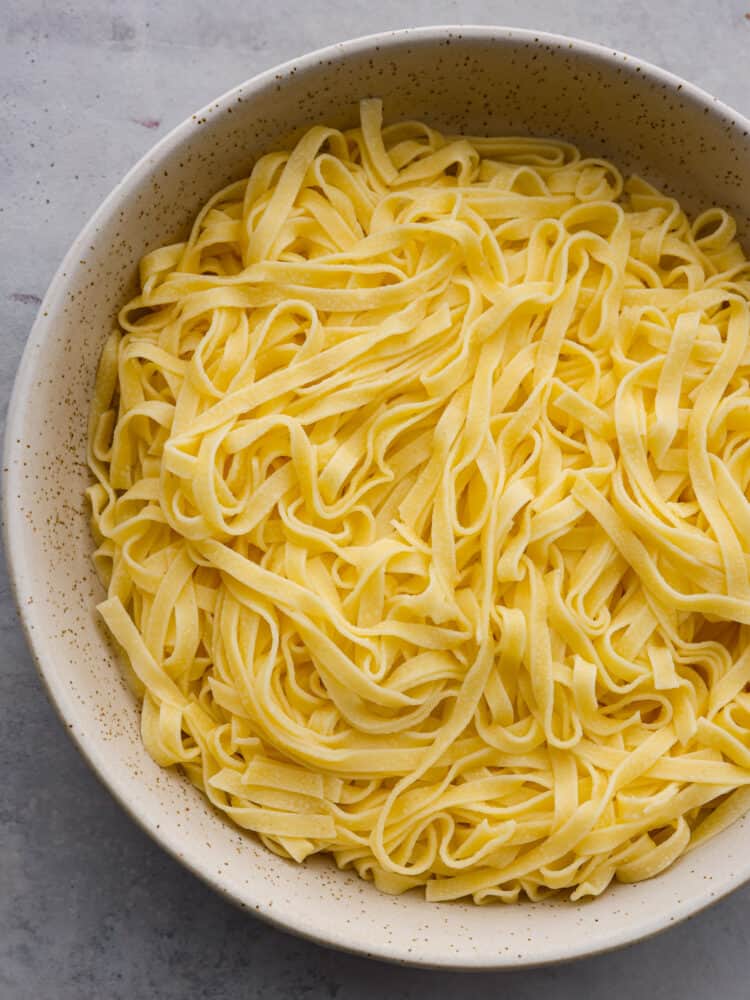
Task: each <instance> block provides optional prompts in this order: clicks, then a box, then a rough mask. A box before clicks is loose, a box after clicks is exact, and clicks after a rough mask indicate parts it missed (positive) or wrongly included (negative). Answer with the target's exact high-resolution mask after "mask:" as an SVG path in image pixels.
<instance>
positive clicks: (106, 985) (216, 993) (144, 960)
mask: <svg viewBox="0 0 750 1000" xmlns="http://www.w3.org/2000/svg"><path fill="white" fill-rule="evenodd" d="M459 22H463V23H495V24H514V25H518V26H525V27H532V28H539V29H547V30H552V31H559V32H564V33H568V34H572V35H578V36H581V37H586V38H589V39H591V40H593V41H598V42H603V43H606V44H607V45H612V46H616V47H618V48H621V49H625V50H627V51H630V52H632V53H634V54H636V55H639V56H642V57H644V58H646V59H650V60H652V61H654V62H658V63H660V64H661V65H662V66H665V67H667V68H668V69H671V70H673V71H675V72H676V73H679V74H681V75H683V76H686V77H688V78H690V79H691V80H693V81H695V82H696V83H698V84H699V85H701V86H703V87H705V88H707V89H708V90H709V91H711V92H713V93H714V94H716V95H717V96H718V97H721V98H723V99H724V100H726V101H727V102H729V104H731V105H734V106H735V107H737V108H738V109H740V110H742V111H744V112H745V113H746V114H747V113H749V112H750V70H749V69H748V53H750V0H702V2H698V0H694V2H690V0H668V2H667V0H651V2H647V0H629V2H619V0H565V2H560V0H525V2H524V3H523V4H518V2H517V0H495V2H484V3H482V2H462V0H430V2H428V0H416V2H415V0H400V2H399V0H380V2H377V3H372V2H370V3H361V2H357V0H350V2H342V0H329V2H328V3H325V4H324V3H322V2H320V0H275V2H266V3H260V2H258V0H244V2H240V0H193V2H189V3H188V2H185V3H180V2H179V0H166V2H165V0H161V2H160V0H129V2H128V0H98V2H97V0H74V2H72V3H58V2H53V0H50V2H45V0H18V2H13V3H12V2H11V0H1V2H0V94H1V95H2V99H1V100H0V127H1V128H0V135H1V136H2V140H1V141H0V160H1V162H2V166H1V167H0V259H1V260H2V267H0V303H2V324H1V325H0V397H1V398H0V406H2V412H3V413H4V411H5V407H6V405H7V398H8V395H9V392H10V388H11V383H12V379H13V375H14V372H15V369H16V365H17V362H18V359H19V357H20V354H21V350H22V348H23V343H24V340H25V337H26V334H27V331H28V329H29V327H30V325H31V323H32V320H33V318H34V314H35V309H36V306H37V305H38V302H39V299H40V297H41V296H42V295H43V293H44V290H45V287H46V285H47V282H48V281H49V279H50V277H51V275H52V273H53V270H54V269H55V267H56V265H57V263H58V261H59V259H60V258H61V256H62V255H63V253H64V251H65V249H66V248H67V246H68V244H69V242H70V241H71V239H72V238H73V236H74V235H75V233H76V232H77V231H78V229H79V228H80V226H81V225H82V223H83V222H84V220H85V219H86V218H87V217H88V215H89V214H90V213H91V212H92V211H93V209H94V208H95V207H96V205H97V204H98V203H99V201H100V200H101V198H102V197H103V196H104V195H105V194H106V193H107V192H108V191H109V190H110V188H111V187H112V186H113V185H114V184H115V182H116V181H117V180H118V179H119V177H120V176H121V175H122V174H123V173H124V171H125V170H126V169H127V168H128V167H129V166H130V165H131V164H132V163H133V162H134V161H135V160H136V159H137V157H139V156H140V155H141V153H143V152H144V151H145V150H146V149H147V148H148V147H149V146H150V145H151V144H152V143H153V142H154V141H155V139H156V138H158V137H159V136H161V135H163V134H164V133H165V132H166V131H167V130H168V129H170V128H171V127H172V126H173V125H175V124H176V123H177V122H179V121H180V120H181V119H182V118H183V117H185V116H186V115H188V114H190V113H191V112H192V111H194V110H195V109H196V108H197V107H200V106H201V105H202V104H204V103H205V102H207V101H208V100H209V99H210V98H212V97H214V96H215V95H217V94H219V93H221V92H222V91H224V90H225V89H227V88H228V87H230V86H232V85H233V84H235V83H238V82H240V81H241V80H242V79H245V78H246V77H248V76H251V75H252V74H254V73H255V72H257V71H259V70H261V69H265V68H267V67H269V66H272V65H274V64H275V63H277V62H280V61H281V60H284V59H287V58H290V57H292V56H295V55H298V54H301V53H302V52H304V51H306V50H309V49H313V48H317V47H318V46H321V45H324V44H327V43H329V42H333V41H337V40H341V39H344V38H347V37H353V36H356V35H362V34H365V33H368V32H372V31H378V30H383V29H389V28H395V27H402V26H405V25H417V24H435V23H459ZM0 572H1V574H2V576H1V577H0V630H1V633H2V635H1V637H0V783H1V784H0V997H1V998H2V1000H26V998H34V1000H47V998H54V1000H57V998H60V1000H80V998H94V1000H98V998H112V1000H118V998H128V1000H136V998H140V997H149V998H150V997H155V998H166V1000H178V998H183V997H191V998H197V997H206V998H212V1000H213V998H216V1000H220V998H229V997H232V998H239V997H263V998H265V997H268V998H270V1000H279V998H290V1000H291V998H306V1000H319V998H339V1000H341V998H348V997H357V998H362V1000H368V998H376V997H384V996H388V997H390V998H392V1000H411V998H416V997H422V996H436V997H439V998H446V1000H454V998H455V1000H462V998H466V1000H468V998H469V997H471V998H482V997H490V996H493V997H494V996H506V997H510V998H514V1000H525V998H531V997H534V998H535V1000H537V998H544V1000H567V998H574V997H575V998H577V997H579V996H583V997H587V998H588V997H591V998H598V997H605V996H606V997H607V1000H626V998H627V1000H630V998H632V997H636V996H641V997H644V998H645V1000H678V998H679V1000H681V998H684V997H690V998H699V1000H701V998H704V997H706V998H708V997H711V998H713V997H718V998H721V1000H741V998H747V997H748V996H749V995H750V987H748V985H747V984H748V977H749V974H750V887H746V888H744V889H741V890H739V891H738V892H736V893H735V894H734V895H733V896H731V897H730V898H729V899H727V900H725V901H724V902H722V903H720V904H718V905H717V906H715V907H714V908H713V909H711V910H709V911H708V912H706V913H704V914H702V915H699V916H698V917H696V918H694V919H693V920H691V921H689V922H688V923H686V924H684V925H682V926H680V927H677V928H675V929H673V930H671V931H669V932H668V933H666V934H663V935H661V936H659V937H657V938H655V939H652V940H650V941H647V942H645V943H642V944H639V945H635V946H633V947H630V948H628V949H626V950H624V951H621V952H618V953H615V954H612V955H608V956H603V957H599V958H596V959H593V960H588V961H582V962H578V963H576V964H574V965H570V966H565V967H558V968H550V969H544V970H538V971H530V972H521V973H512V974H502V975H485V974H481V975H474V976H469V975H460V974H455V975H446V974H445V973H433V972H422V971H419V970H413V969H406V970H404V969H398V968H393V967H389V966H386V965H380V964H376V963H371V962H367V961H366V960H363V959H358V958H354V957H351V956H346V955H341V954H337V953H335V952H331V951H327V950H325V949H322V948H319V947H317V946H315V945H312V944H308V943H306V942H302V941H298V940H295V939H294V938H292V937H289V936H287V935H285V934H282V933H280V932H278V931H276V930H273V929H271V928H269V927H267V926H265V925H263V924H261V923H258V922H257V921H254V920H252V919H250V918H249V917H247V916H245V915H244V914H242V913H240V912H239V911H236V910H235V909H234V908H232V907H231V906H230V905H228V904H227V903H225V902H224V901H223V900H221V899H219V898H218V897H217V896H215V895H213V894H212V893H211V892H210V891H209V890H208V889H206V888H204V886H203V885H202V884H201V883H199V882H198V881H197V880H196V879H194V878H193V877H192V876H191V875H189V874H188V873H187V872H185V871H183V870H182V868H180V867H179V866H178V865H177V864H176V863H175V862H174V861H172V860H171V859H170V858H168V857H167V856H166V855H165V854H163V853H162V852H161V850H160V849H159V848H158V847H156V846H155V845H154V844H152V843H151V842H150V841H149V840H148V839H147V838H146V837H145V835H144V834H142V833H141V832H140V830H139V829H137V828H136V827H135V825H134V824H133V823H132V822H131V820H130V819H129V818H128V817H127V816H126V815H125V814H124V813H123V812H122V810H121V809H120V808H119V807H118V806H117V805H116V804H115V803H114V801H113V800H112V799H111V798H110V796H109V794H108V793H107V792H106V791H105V789H104V788H102V787H101V786H100V785H99V784H98V782H97V780H96V779H95V778H94V777H93V775H92V774H90V773H89V771H88V769H87V767H86V765H85V764H84V763H83V761H82V760H81V759H80V758H79V756H78V754H77V751H76V750H75V749H74V747H73V745H72V744H71V742H70V741H69V740H68V738H67V736H66V735H65V733H64V731H63V729H62V727H61V725H60V724H59V722H58V720H57V717H56V716H55V714H54V712H53V710H52V708H51V707H50V705H49V704H48V702H47V699H46V697H45V695H44V692H43V691H42V688H41V685H40V682H39V681H38V679H37V676H36V673H35V671H34V668H33V666H32V663H31V658H30V656H29V653H28V652H27V650H26V647H25V644H24V640H23V637H22V635H21V632H20V629H19V627H18V624H17V621H16V616H15V611H14V608H13V604H12V600H11V598H10V595H9V592H8V583H7V577H6V576H5V572H4V570H2V571H0Z"/></svg>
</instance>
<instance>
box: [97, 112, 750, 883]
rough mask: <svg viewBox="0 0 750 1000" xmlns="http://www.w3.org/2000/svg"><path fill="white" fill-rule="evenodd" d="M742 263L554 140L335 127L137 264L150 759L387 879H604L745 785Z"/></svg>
mask: <svg viewBox="0 0 750 1000" xmlns="http://www.w3.org/2000/svg"><path fill="white" fill-rule="evenodd" d="M749 300H750V264H748V261H747V260H746V258H745V257H744V256H743V253H742V251H741V249H740V246H739V244H738V243H737V241H736V239H735V227H734V223H733V221H732V219H731V218H730V217H729V216H728V215H727V214H726V213H725V212H724V211H722V210H721V209H712V210H710V211H707V212H704V213H703V214H702V215H700V216H699V217H698V218H696V219H695V221H693V222H692V223H691V222H690V221H689V220H688V218H687V217H686V215H685V213H684V212H683V211H682V210H681V209H680V206H679V205H678V204H677V202H675V201H674V200H673V199H671V198H669V197H667V196H666V195H664V194H662V193H660V192H659V191H657V190H655V189H654V188H653V187H651V186H650V185H649V184H647V183H646V182H645V181H643V180H641V179H639V178H637V177H636V178H631V179H630V180H628V181H627V182H623V179H622V177H621V175H620V173H619V172H618V170H617V169H616V167H614V166H613V165H612V164H611V163H608V162H606V161H604V160H599V159H590V158H585V157H583V156H582V155H581V153H579V151H578V150H577V149H576V148H574V147H573V146H571V145H568V144H566V143H563V142H557V141H552V140H542V139H527V138H516V137H513V138H468V137H461V136H448V135H443V134H441V133H440V132H438V131H436V130H435V129H433V128H430V127H428V126H427V125H424V124H421V123H418V122H402V123H399V124H395V125H389V126H387V127H384V126H383V124H382V117H381V106H380V103H379V102H378V101H375V100H368V101H364V102H363V104H362V106H361V124H360V127H358V128H356V129H352V130H350V131H346V132H341V131H337V130H335V129H333V128H325V127H322V126H319V127H315V128H312V129H310V131H309V132H308V133H307V134H306V135H304V136H303V138H302V139H300V141H299V142H298V144H297V145H296V147H295V148H294V149H293V150H292V151H291V152H274V153H270V154H269V155H267V156H263V157H262V158H261V159H259V160H258V162H257V163H256V165H255V167H254V169H253V171H252V174H251V175H250V177H249V178H247V179H245V180H241V181H238V182H237V183H235V184H232V185H230V186H229V187H227V188H225V189H224V190H223V191H220V192H219V193H218V194H217V195H215V196H214V197H213V198H212V199H211V200H210V201H209V202H208V204H207V205H206V206H205V207H204V208H203V210H202V211H201V212H200V214H199V215H198V217H197V219H196V221H195V224H194V226H193V228H192V232H191V233H190V236H189V238H188V239H187V241H186V242H184V243H178V244H173V245H170V246H164V247H161V248H159V249H157V250H154V251H153V252H151V253H149V254H147V255H146V256H145V257H144V258H143V260H142V262H141V268H140V292H139V294H138V295H137V296H136V297H135V298H133V299H132V301H130V302H129V303H128V304H127V305H126V306H125V307H124V309H123V310H122V312H121V313H120V316H119V323H118V328H117V330H116V331H115V332H114V333H113V334H112V335H111V337H110V339H109V340H108V342H107V344H106V347H105V349H104V353H103V356H102V361H101V365H100V371H99V376H98V380H97V384H96V390H95V397H94V403H93V410H92V418H91V441H90V452H89V461H90V465H91V468H92V470H93V473H94V475H95V477H96V482H95V484H94V485H93V486H91V488H90V489H89V497H90V501H91V506H92V509H93V525H94V532H95V536H96V541H97V545H98V548H97V550H96V554H95V560H96V563H97V566H98V568H99V570H100V573H101V576H102V578H103V580H104V581H105V583H106V585H107V587H108V597H107V599H106V600H105V601H104V602H103V603H102V604H100V606H99V609H100V611H101V614H102V616H103V618H104V621H105V622H106V624H107V625H108V627H109V629H110V631H111V633H112V635H113V636H114V638H115V639H116V640H117V641H118V643H119V644H120V646H121V647H122V648H123V649H124V651H125V653H126V656H127V661H128V663H129V665H130V667H132V674H133V683H134V685H135V687H136V689H137V692H138V693H139V695H140V696H142V699H143V708H142V734H143V740H144V742H145V745H146V747H147V749H148V751H149V752H150V754H151V755H152V756H153V758H154V760H155V761H157V762H158V763H159V764H161V765H164V766H170V765H180V766H181V767H182V768H183V769H184V771H185V772H186V773H187V774H188V776H189V777H190V778H191V779H192V781H193V782H194V783H195V784H196V785H198V787H199V788H201V789H202V790H203V791H204V792H205V794H206V795H207V796H208V798H209V799H210V801H211V802H212V803H213V805H214V806H216V807H217V808H218V809H219V810H221V811H222V812H223V813H225V814H226V815H227V816H228V817H230V818H231V819H232V820H233V821H234V822H235V823H237V824H239V825H240V826H241V827H244V828H246V829H248V830H252V831H255V832H256V833H257V834H258V835H259V836H260V837H261V839H262V840H263V842H264V843H265V844H266V845H267V846H268V847H269V848H270V849H271V850H273V851H276V852H277V853H279V854H281V855H283V856H284V857H287V858H292V859H294V860H295V861H299V862H301V861H302V860H303V859H304V858H306V857H307V856H308V855H311V854H314V853H316V852H325V853H328V854H331V855H332V856H333V857H334V859H335V861H336V863H337V864H338V865H339V866H341V867H343V868H354V869H356V871H357V872H358V873H359V874H360V875H361V876H362V877H363V878H367V879H372V880H374V882H375V884H376V885H377V886H378V887H380V888H381V889H383V890H385V891H386V892H400V891H403V890H405V889H409V888H411V887H414V886H424V887H425V891H426V895H427V898H428V899H430V900H448V899H455V898H459V897H471V898H473V899H474V900H475V901H476V902H478V903H481V902H485V901H489V900H492V899H500V900H503V901H506V902H508V901H515V900H517V899H518V898H519V896H521V895H525V896H527V897H530V898H532V899H537V898H539V897H541V896H543V895H545V894H547V893H549V892H551V891H554V890H566V894H567V895H568V896H570V897H571V898H573V899H578V898H581V897H585V896H593V895H596V894H598V893H600V892H602V891H603V890H604V889H605V888H606V886H607V885H608V884H609V883H610V882H611V880H612V879H613V878H616V879H619V880H621V881H626V882H630V881H637V880H640V879H645V878H649V877H650V876H652V875H655V874H656V873H658V872H660V871H662V870H663V869H665V868H666V867H667V866H669V865H670V864H671V863H672V862H673V861H675V859H677V858H678V857H679V856H680V855H681V854H683V853H684V852H685V851H686V850H687V849H688V848H689V847H690V846H691V845H695V844H696V843H698V842H700V841H701V840H703V839H705V838H706V837H708V836H710V835H712V834H713V833H715V832H716V831H717V830H719V829H721V828H722V826H724V825H726V824H727V823H728V822H730V821H731V820H732V819H733V818H734V816H735V815H737V814H738V813H739V812H741V811H742V809H743V808H744V807H745V805H746V804H747V798H746V796H745V791H744V790H745V789H746V787H747V786H748V785H749V784H750V694H749V693H748V691H747V686H748V682H749V681H750V504H749V503H748V499H747V496H748V489H749V488H750V339H749V336H748V335H749V333H750V320H749V306H748V301H749Z"/></svg>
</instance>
